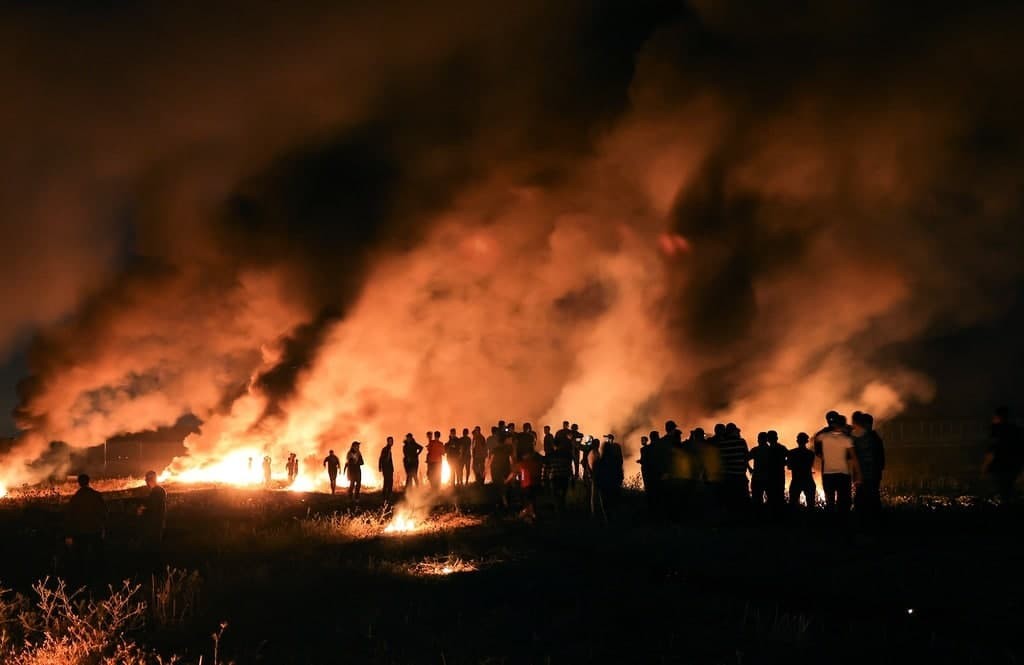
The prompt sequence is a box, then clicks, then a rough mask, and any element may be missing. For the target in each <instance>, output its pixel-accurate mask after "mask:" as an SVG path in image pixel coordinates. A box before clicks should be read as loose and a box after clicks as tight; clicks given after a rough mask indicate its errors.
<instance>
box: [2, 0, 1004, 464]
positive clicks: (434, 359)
mask: <svg viewBox="0 0 1024 665" xmlns="http://www.w3.org/2000/svg"><path fill="white" fill-rule="evenodd" d="M806 9H807V8H804V10H805V11H803V12H797V11H794V10H793V8H792V7H790V6H788V4H787V3H782V4H781V5H778V6H776V7H774V8H772V9H764V8H762V9H750V8H749V7H747V6H746V5H745V4H744V3H730V2H693V3H690V4H683V3H614V2H613V3H602V4H598V5H594V4H592V3H582V2H580V3H569V4H566V3H559V4H558V6H557V7H553V6H551V4H550V3H518V4H517V5H516V7H515V8H503V9H502V10H501V11H494V10H493V9H490V8H487V7H483V6H480V5H478V3H464V2H447V3H442V4H441V5H437V4H436V3H435V4H434V5H433V6H431V7H429V8H427V7H422V6H419V5H416V4H414V3H402V2H398V3H391V4H389V5H388V6H386V7H385V6H381V5H378V4H365V3H353V4H348V5H345V6H343V7H340V6H336V5H335V4H333V3H325V4H316V3H313V4H306V5H304V6H303V7H302V8H283V7H281V6H279V5H273V4H267V5H259V6H255V7H253V6H251V5H249V4H247V5H246V6H245V11H242V9H241V8H240V6H237V5H232V4H230V3H228V4H225V5H222V6H220V7H219V8H217V9H213V10H210V11H209V12H207V11H206V10H204V12H202V13H199V12H197V11H196V10H191V9H188V8H176V9H173V10H166V9H164V10H157V9H154V8H152V7H136V8H133V9H117V8H113V7H110V8H105V9H102V10H87V9H82V8H73V9H72V8H65V9H60V8H57V7H49V8H45V9H40V8H30V7H20V8H17V9H8V10H5V11H6V12H8V13H9V20H5V21H4V22H3V25H4V26H5V27H4V28H3V30H4V32H5V33H6V34H5V35H4V36H5V39H3V40H0V42H2V43H3V44H4V46H3V47H0V48H3V49H4V50H5V51H6V53H5V55H6V56H9V57H4V58H2V59H0V61H2V62H4V63H6V64H5V65H0V66H2V67H4V69H3V70H0V76H2V78H3V80H4V81H5V82H6V83H7V86H6V87H7V88H8V89H10V90H17V91H18V94H17V95H15V96H14V99H13V101H12V103H11V104H9V105H5V108H4V109H3V110H2V111H0V119H2V120H0V126H2V127H3V128H4V130H5V131H6V133H7V137H8V142H7V143H8V146H9V149H8V150H6V151H5V153H4V156H3V157H0V168H2V170H3V173H4V174H5V179H4V185H2V189H0V202H2V203H0V205H2V209H3V211H4V215H3V219H4V222H3V223H4V227H5V234H6V235H7V237H9V238H12V239H14V242H12V243H8V244H7V245H6V246H5V248H4V250H3V251H4V261H3V265H4V270H5V275H4V278H3V279H2V280H0V283H2V284H3V285H4V287H3V288H5V289H6V290H7V292H6V293H5V303H7V305H5V311H4V316H3V318H2V319H0V326H2V327H0V343H2V342H4V341H6V340H10V339H11V338H12V335H14V334H15V333H16V332H18V331H23V330H26V329H29V330H32V331H33V332H34V342H33V345H32V348H31V351H30V362H29V365H30V376H29V377H27V378H26V379H25V381H24V382H23V383H22V386H21V394H22V402H21V406H20V408H19V410H18V422H19V425H20V427H21V428H22V431H23V433H22V435H21V436H20V437H19V439H18V440H17V441H16V442H15V444H14V447H13V449H12V450H11V451H9V453H8V454H9V457H8V462H7V463H5V465H4V467H5V474H7V475H8V476H9V477H11V478H13V479H14V480H22V479H26V478H27V477H28V476H31V475H32V473H35V471H33V472H32V473H28V472H27V471H25V470H24V466H23V463H24V462H26V461H31V460H33V459H35V458H37V457H38V455H39V453H40V451H42V450H44V449H45V448H46V446H47V445H48V443H49V442H50V441H52V440H61V441H65V442H67V443H69V444H71V445H73V446H85V445H90V444H94V443H98V442H101V441H102V440H104V439H105V438H107V437H110V436H113V435H116V434H120V433H124V432H135V431H144V430H149V429H153V428H157V427H160V426H166V425H169V424H172V423H174V422H176V421H177V419H178V418H179V417H181V416H182V415H183V414H185V413H191V414H194V415H195V416H197V417H198V418H199V419H201V420H202V421H203V423H204V425H203V428H202V432H201V433H200V434H198V435H194V436H192V437H190V438H189V440H188V442H187V444H188V446H189V448H190V451H191V455H192V456H191V457H190V458H189V459H186V460H179V462H178V463H177V466H178V467H182V466H188V465H195V464H202V463H204V462H205V461H208V460H215V459H217V458H218V456H220V455H222V454H223V453H224V452H226V451H227V450H230V449H231V448H232V447H236V446H239V445H243V444H244V445H247V446H251V445H256V446H258V447H260V448H261V449H263V450H266V451H267V452H268V453H269V454H272V455H273V456H275V457H276V458H283V453H284V452H285V451H300V454H301V455H304V456H310V457H314V458H315V456H316V455H317V453H318V452H319V450H320V449H321V447H324V446H327V445H333V446H334V447H335V448H336V449H337V448H340V447H341V446H342V445H343V444H344V443H346V442H347V441H346V440H351V439H356V438H358V439H360V440H362V441H364V442H365V443H367V444H368V445H367V450H365V451H364V452H365V453H366V454H367V457H368V458H369V459H373V456H374V455H375V452H376V449H377V447H378V446H379V445H380V444H381V442H382V441H383V438H384V436H385V435H386V434H394V435H396V438H400V436H401V434H402V433H404V432H406V431H410V430H411V431H414V432H419V431H424V430H426V429H428V428H429V429H435V428H436V429H447V428H448V427H449V426H452V425H456V426H459V427H460V428H461V427H462V426H464V425H469V426H472V425H474V424H485V423H488V422H493V421H494V420H496V419H497V418H499V417H506V416H507V417H512V418H515V419H517V420H526V419H533V420H534V424H535V425H539V424H540V423H542V422H556V423H557V422H560V421H561V420H562V419H564V418H571V419H573V420H578V421H579V422H580V423H583V424H585V426H586V427H587V428H588V429H592V430H593V431H594V432H595V433H598V432H600V433H604V431H605V430H611V431H616V432H620V433H623V434H625V433H628V431H631V430H633V429H636V428H647V427H648V426H649V425H651V424H653V423H654V422H656V421H658V420H662V419H664V418H665V417H668V416H672V417H675V418H676V419H677V420H680V421H681V422H684V423H689V422H696V421H700V422H702V423H706V422H707V421H708V420H709V419H711V418H716V417H723V418H724V417H728V418H730V419H733V420H736V421H737V422H742V423H745V424H747V425H748V427H756V428H762V427H768V426H769V425H771V426H772V427H774V428H775V429H778V430H780V432H781V433H782V434H783V436H784V437H792V436H793V435H794V434H795V432H796V431H798V430H799V429H803V428H806V427H807V426H808V425H807V423H808V419H811V418H817V417H819V416H818V414H819V413H822V412H824V410H826V409H827V408H831V407H833V406H839V407H841V408H849V407H851V406H858V407H862V408H867V409H869V410H872V411H874V412H875V414H876V416H879V417H885V416H888V415H893V414H894V413H897V412H898V411H899V410H900V409H902V408H903V407H904V406H905V405H906V404H907V403H908V402H911V401H914V400H927V399H929V398H930V397H931V395H932V394H933V392H934V387H933V385H932V383H931V381H930V380H929V379H928V377H927V376H926V375H923V374H922V373H921V372H920V371H917V370H916V369H915V367H913V366H908V365H905V364H904V363H903V362H902V361H901V356H900V355H898V354H894V353H891V349H892V348H894V346H898V345H900V344H907V343H911V344H912V343H913V342H914V340H917V339H919V338H921V337H924V336H926V335H930V334H933V333H934V331H935V329H936V327H939V328H943V329H952V330H955V329H961V328H965V327H969V326H972V325H976V324H977V323H979V322H984V321H986V320H989V319H990V318H992V317H995V316H998V315H999V314H1000V313H1001V312H1002V311H1004V310H1005V308H1006V306H1007V304H1006V300H1005V296H1004V295H1003V294H1005V293H1007V292H1009V291H1012V290H1014V289H1016V288H1018V284H1019V279H1020V274H1019V261H1017V260H1016V250H1015V248H1016V247H1017V246H1019V245H1020V240H1021V238H1020V234H1021V230H1020V228H1019V224H1016V223H1015V222H1016V220H1017V219H1019V213H1020V211H1021V191H1020V187H1019V178H1018V177H1016V176H1017V174H1018V173H1019V161H1020V160H1019V156H1020V146H1021V142H1020V139H1021V131H1020V127H1019V121H1018V119H1017V114H1016V113H1014V112H1013V109H1015V108H1020V107H1021V105H1020V104H1019V102H1020V101H1021V99H1020V95H1021V93H1020V91H1019V86H1017V85H1016V80H1015V68H1014V66H1013V63H1015V62H1020V60H1021V57H1020V56H1021V55H1022V54H1021V53H1020V50H1021V46H1020V44H1021V43H1024V42H1022V40H1021V39H1020V36H1021V35H1020V34H1019V32H1020V28H1019V27H1018V26H1020V25H1021V24H1022V22H1021V21H1020V18H1021V16H1020V13H1021V10H1020V9H1019V8H1018V7H1015V6H1013V5H1010V4H1002V3H991V4H977V5H972V7H971V8H967V9H965V8H963V7H958V6H954V5H953V4H952V3H948V4H947V3H939V4H937V5H935V6H934V7H931V8H930V11H929V12H928V13H927V14H926V15H921V13H920V12H911V11H909V10H906V11H905V10H902V9H900V8H894V7H892V6H891V3H838V4H836V3H833V4H830V5H829V6H828V7H827V8H824V7H823V8H819V9H814V10H811V11H810V13H808V12H807V11H806ZM94 12H98V13H94ZM226 25H230V26H231V29H230V30H229V29H227V28H226V27H225V26H226ZM157 46H159V48H157ZM44 238H45V240H44ZM1007 343H1009V342H1007Z"/></svg>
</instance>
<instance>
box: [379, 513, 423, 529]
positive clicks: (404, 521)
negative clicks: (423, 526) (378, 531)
mask: <svg viewBox="0 0 1024 665" xmlns="http://www.w3.org/2000/svg"><path fill="white" fill-rule="evenodd" d="M419 528H420V526H419V523H418V522H417V521H416V520H415V519H413V517H412V515H410V514H409V513H407V512H405V511H399V512H398V513H396V514H395V516H394V518H393V519H392V520H391V523H390V524H388V525H387V526H386V527H384V533H412V532H414V531H417V530H419Z"/></svg>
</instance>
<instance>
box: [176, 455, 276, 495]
mask: <svg viewBox="0 0 1024 665" xmlns="http://www.w3.org/2000/svg"><path fill="white" fill-rule="evenodd" d="M262 465H263V453H262V452H261V451H259V450H258V449H255V448H241V449H237V450H232V451H231V452H229V453H227V454H226V455H225V456H224V457H222V458H220V459H219V460H216V461H213V462H209V463H207V464H201V465H198V466H194V467H191V468H187V469H184V470H182V471H174V472H171V471H170V470H165V471H164V472H163V473H162V474H161V475H160V480H161V482H164V481H168V480H170V481H174V482H178V483H225V484H228V485H243V486H244V485H256V484H258V483H260V482H262V480H263V470H262V469H263V466H262Z"/></svg>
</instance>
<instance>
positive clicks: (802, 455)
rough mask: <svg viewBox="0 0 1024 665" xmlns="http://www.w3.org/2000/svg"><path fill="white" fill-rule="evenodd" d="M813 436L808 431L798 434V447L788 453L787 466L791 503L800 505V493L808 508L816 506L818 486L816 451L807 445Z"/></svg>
mask: <svg viewBox="0 0 1024 665" xmlns="http://www.w3.org/2000/svg"><path fill="white" fill-rule="evenodd" d="M810 440H811V437H809V436H807V432H800V433H799V434H797V435H796V448H793V449H792V450H790V451H789V453H788V454H787V455H786V466H787V467H788V468H789V473H790V480H789V505H790V506H799V505H800V495H801V494H802V495H803V497H804V503H805V504H806V505H807V507H808V508H814V503H815V500H816V498H817V488H816V487H815V485H814V475H813V471H812V470H813V469H814V451H813V450H810V449H809V448H808V447H807V444H808V442H809V441H810Z"/></svg>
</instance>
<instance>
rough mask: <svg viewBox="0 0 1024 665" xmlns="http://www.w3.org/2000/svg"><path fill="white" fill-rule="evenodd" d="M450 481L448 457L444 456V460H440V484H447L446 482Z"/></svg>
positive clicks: (450, 473)
mask: <svg viewBox="0 0 1024 665" xmlns="http://www.w3.org/2000/svg"><path fill="white" fill-rule="evenodd" d="M451 481H452V470H451V468H450V467H449V466H448V459H447V458H445V460H444V461H443V462H441V484H442V485H448V484H450V483H451Z"/></svg>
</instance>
